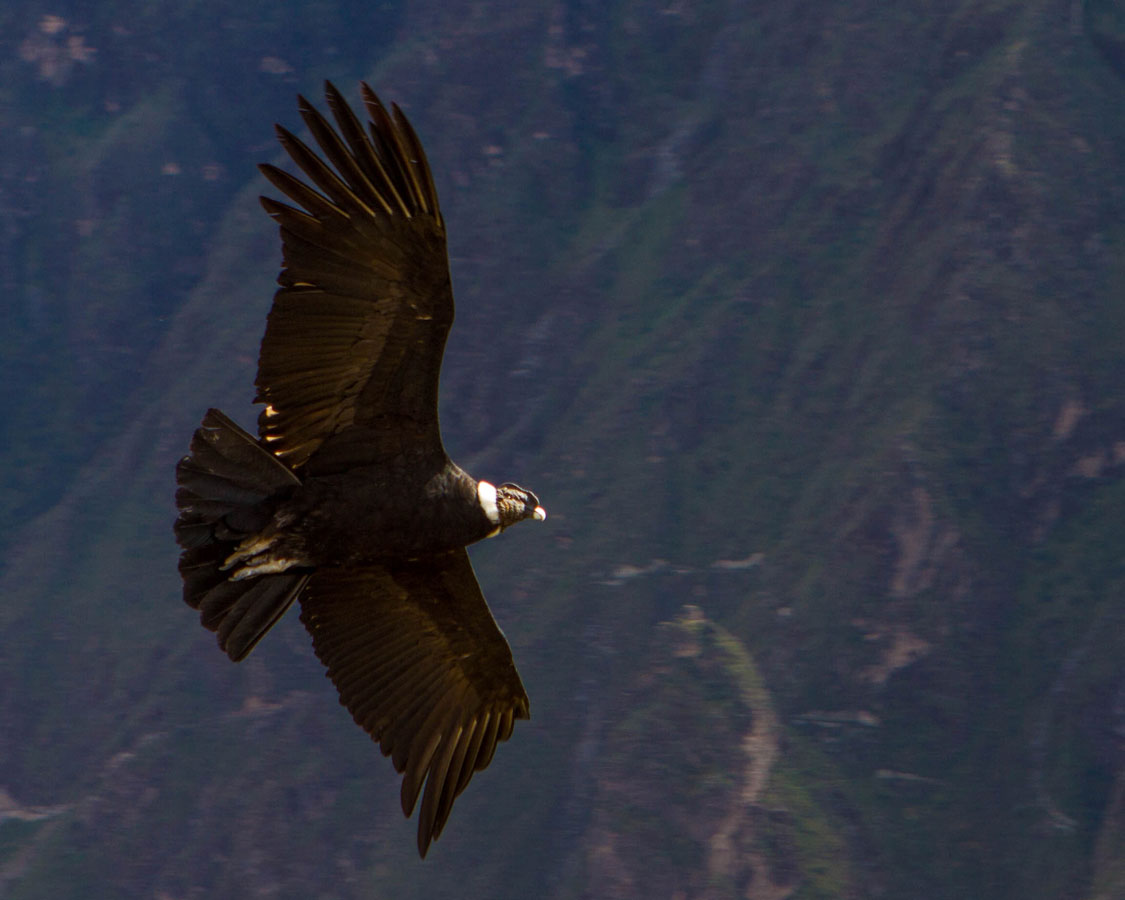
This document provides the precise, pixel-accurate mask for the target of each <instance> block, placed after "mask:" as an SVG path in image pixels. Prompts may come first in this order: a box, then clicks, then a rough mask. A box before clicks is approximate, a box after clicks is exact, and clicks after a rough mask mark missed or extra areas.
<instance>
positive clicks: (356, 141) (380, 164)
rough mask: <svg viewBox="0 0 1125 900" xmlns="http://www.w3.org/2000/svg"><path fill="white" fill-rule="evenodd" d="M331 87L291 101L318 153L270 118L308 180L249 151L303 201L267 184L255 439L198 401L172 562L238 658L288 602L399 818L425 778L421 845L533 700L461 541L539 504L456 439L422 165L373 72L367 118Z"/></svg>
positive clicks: (442, 281)
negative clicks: (268, 234)
mask: <svg viewBox="0 0 1125 900" xmlns="http://www.w3.org/2000/svg"><path fill="white" fill-rule="evenodd" d="M326 92H327V97H328V104H329V106H330V108H331V109H332V112H333V116H334V118H335V123H336V128H335V129H334V128H333V127H332V126H331V125H329V123H328V122H327V120H325V119H324V117H323V116H321V115H320V114H319V113H318V112H316V110H314V109H313V108H312V107H311V106H310V105H309V104H308V103H307V102H306V101H305V100H304V99H303V98H301V100H300V110H301V115H302V117H303V118H304V120H305V123H306V124H307V125H308V127H309V130H310V131H311V132H312V134H313V137H314V138H315V139H316V142H317V144H318V146H319V148H320V151H321V153H322V154H323V157H324V159H322V158H321V157H320V156H318V155H317V154H316V153H314V152H313V151H312V150H310V149H309V148H308V147H307V146H306V145H305V144H304V143H302V142H301V141H300V140H299V139H297V138H296V137H294V136H293V135H292V134H291V133H289V132H288V131H286V130H285V129H283V128H281V127H280V126H279V127H278V134H279V137H280V139H281V143H282V145H283V146H284V147H285V149H286V150H287V152H288V153H289V155H290V157H291V158H292V159H293V161H294V162H295V163H296V164H297V165H298V166H299V167H300V168H301V170H302V171H303V172H304V174H305V176H306V177H307V178H308V180H309V182H311V185H313V186H310V185H309V184H307V183H305V182H303V181H300V180H298V179H297V178H294V177H293V176H292V175H289V174H288V173H286V172H284V171H282V170H280V169H277V168H275V167H274V166H270V165H263V166H261V169H262V171H263V173H264V174H265V175H266V177H267V178H268V179H269V180H270V181H271V182H272V183H273V184H274V185H275V186H276V187H277V188H278V189H279V190H281V191H282V192H283V193H285V194H286V195H287V196H288V197H289V198H290V199H291V200H293V201H295V202H296V203H297V204H298V206H299V207H300V208H298V207H294V206H289V205H287V204H284V203H280V202H278V201H276V200H272V199H269V198H263V199H262V203H263V205H264V206H265V208H266V210H267V212H269V213H270V215H271V216H273V217H274V219H276V220H277V222H278V224H279V226H280V229H281V236H282V245H283V250H284V266H283V268H282V271H281V274H280V275H279V276H278V283H279V284H280V285H281V287H280V289H279V290H278V291H277V293H276V295H275V297H274V304H273V308H272V309H271V311H270V314H269V318H268V321H267V326H266V334H265V337H264V338H263V340H262V348H261V353H260V355H259V360H258V377H257V381H256V384H257V389H258V390H257V396H256V398H255V399H256V400H257V401H258V402H260V403H263V404H264V408H263V409H262V411H261V414H260V416H259V419H258V437H254V436H253V435H251V434H249V433H248V432H246V431H244V430H243V429H242V428H240V427H239V426H238V425H237V424H236V423H234V422H233V421H232V420H230V419H229V418H228V417H227V416H225V415H224V414H223V413H221V412H219V411H217V410H210V411H209V412H208V413H207V415H206V416H205V417H204V419H203V424H202V426H201V427H200V428H199V429H198V430H197V431H196V433H195V435H194V437H193V439H192V442H191V452H190V453H189V455H188V456H186V457H184V458H183V459H182V460H181V461H180V463H179V465H178V466H177V470H176V474H177V482H178V483H179V485H180V488H179V490H178V491H177V494H176V502H177V505H178V507H179V510H180V515H179V518H178V519H177V522H176V537H177V540H178V541H179V543H180V545H181V546H182V547H183V554H182V555H181V558H180V572H181V574H182V576H183V579H184V599H185V600H186V601H187V603H188V604H189V605H191V606H192V607H194V608H196V609H198V610H199V611H200V613H201V618H202V623H203V625H204V626H205V627H207V628H209V629H211V630H213V631H216V632H217V634H218V638H219V645H220V646H221V647H222V648H223V649H224V650H225V651H226V652H227V654H228V655H229V656H230V657H231V658H232V659H234V660H236V661H237V660H241V659H243V658H245V656H246V655H247V654H248V653H249V652H250V651H251V650H252V649H253V648H254V646H255V645H256V644H257V642H258V641H259V640H261V638H262V637H263V636H264V635H265V634H266V632H267V631H269V629H270V628H271V627H272V626H273V625H274V624H275V623H276V622H277V620H278V619H279V618H280V617H281V616H282V615H283V614H284V613H285V611H286V610H287V609H288V607H289V606H290V605H291V604H292V603H293V601H294V600H299V601H300V604H301V608H302V612H301V621H302V622H303V623H304V624H305V626H306V627H307V628H308V630H309V632H310V633H311V635H312V639H313V647H314V650H315V651H316V653H317V656H319V657H320V659H321V661H322V662H324V664H325V666H326V667H327V669H328V672H327V674H328V676H329V677H330V678H331V679H332V681H333V683H334V684H335V685H336V687H337V690H338V691H339V694H340V701H341V703H343V704H344V705H345V706H346V707H347V708H348V709H349V711H350V712H351V713H352V716H353V717H354V718H355V720H356V722H357V723H358V724H359V725H360V726H361V727H362V728H364V729H365V730H366V731H367V732H368V733H369V734H370V735H371V736H372V738H374V739H375V740H376V741H378V742H379V745H380V747H381V748H382V750H383V752H384V753H386V754H387V755H389V756H391V758H392V760H393V762H394V764H395V768H396V769H398V771H400V772H402V773H403V774H404V779H403V785H402V807H403V811H404V812H405V813H406V814H407V815H409V814H410V813H411V811H412V810H413V808H414V806H415V803H416V801H417V799H418V796H419V794H420V793H421V792H422V791H423V785H424V788H425V790H424V794H423V797H422V810H421V813H420V816H419V828H418V848H419V851H420V852H421V853H422V855H423V856H424V855H425V853H426V850H427V849H428V847H429V844H430V842H431V841H432V840H433V839H434V838H435V837H437V836H438V835H439V834H440V833H441V830H442V828H443V827H444V825H445V821H446V819H447V818H448V815H449V812H450V810H451V808H452V805H453V801H454V799H455V798H456V797H457V795H458V794H459V793H460V792H461V791H462V790H463V789H464V788H465V786H466V784H467V783H468V781H469V778H470V777H471V776H472V774H473V772H475V771H478V770H480V769H483V768H484V767H485V766H487V765H488V763H489V761H490V760H491V759H492V754H493V752H494V751H495V748H496V745H497V743H498V742H500V741H503V740H506V739H507V738H508V737H509V736H510V735H511V732H512V726H513V722H514V720H515V719H517V718H526V717H527V715H528V709H529V707H528V699H527V694H526V692H525V691H524V688H523V684H522V683H521V681H520V678H519V675H518V673H517V672H516V668H515V664H514V662H513V660H512V654H511V650H510V649H509V647H508V644H507V642H506V641H505V640H504V636H503V634H502V633H501V632H500V630H499V628H498V627H497V626H496V623H495V621H494V620H493V618H492V615H491V613H490V612H489V609H488V606H487V604H486V603H485V601H484V597H483V596H482V595H481V592H480V588H479V586H478V584H477V581H476V578H475V576H474V574H473V571H472V566H471V565H470V563H469V558H468V555H467V553H466V552H465V547H466V546H468V545H469V544H472V543H474V542H476V541H479V540H481V539H483V538H486V537H491V536H493V535H495V534H498V533H499V532H501V531H502V530H503V529H505V528H507V527H509V526H510V525H513V524H515V523H516V522H519V521H522V520H523V519H537V520H542V519H543V518H545V516H546V514H545V513H544V511H543V509H542V507H540V506H539V501H538V499H537V498H536V497H535V495H534V494H532V493H530V492H529V491H526V490H524V489H523V488H521V487H519V486H518V485H514V484H501V485H499V486H494V485H493V484H491V483H490V482H488V481H477V480H476V479H474V478H473V477H472V476H470V475H469V474H468V473H466V472H464V471H463V470H462V469H461V468H460V467H458V466H457V465H456V464H455V463H454V462H453V461H452V460H451V459H450V458H449V456H448V454H447V453H446V451H445V448H444V445H443V443H442V440H441V433H440V429H439V426H438V414H437V401H438V378H439V373H440V369H441V359H442V355H443V353H444V348H445V341H446V337H447V335H448V333H449V329H450V326H451V325H452V323H453V294H452V290H451V286H450V278H449V268H448V261H447V258H446V249H445V225H444V222H443V220H442V217H441V213H440V211H439V208H438V202H437V194H436V191H435V190H434V184H433V179H432V177H431V175H430V171H429V166H428V164H427V163H426V159H425V155H424V153H423V152H422V148H421V144H420V143H419V141H418V138H417V136H416V135H415V134H414V131H413V129H412V128H411V127H410V125H409V123H408V122H407V121H406V118H405V117H404V116H403V115H402V114H401V112H399V110H398V109H397V108H394V107H393V108H392V112H390V113H388V112H387V111H386V110H385V109H384V108H383V106H382V104H381V103H380V102H379V100H378V98H377V97H376V96H375V94H374V93H373V92H372V91H371V90H370V88H368V87H367V86H366V85H363V95H364V102H365V106H366V108H367V111H368V113H369V114H370V116H371V120H372V121H371V124H370V126H369V130H368V131H365V130H364V129H363V127H362V125H361V124H360V122H359V120H358V119H357V118H356V117H355V115H354V114H353V113H352V111H351V109H350V108H349V107H348V105H347V104H346V103H345V102H344V100H343V98H342V97H341V96H340V94H339V92H337V91H336V89H335V88H334V87H332V86H331V85H327V88H326ZM325 160H327V163H326V162H325ZM329 164H330V165H329Z"/></svg>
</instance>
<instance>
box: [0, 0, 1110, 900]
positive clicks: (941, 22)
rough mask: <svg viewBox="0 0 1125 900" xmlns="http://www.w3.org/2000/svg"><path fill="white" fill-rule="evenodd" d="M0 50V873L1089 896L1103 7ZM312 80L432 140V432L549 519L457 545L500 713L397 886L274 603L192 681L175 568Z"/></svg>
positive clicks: (519, 892)
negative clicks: (499, 692) (468, 569)
mask: <svg viewBox="0 0 1125 900" xmlns="http://www.w3.org/2000/svg"><path fill="white" fill-rule="evenodd" d="M938 7H940V8H938ZM200 23H206V27H202V26H201V25H200ZM0 24H2V25H3V27H2V28H0V74H2V76H3V77H0V120H2V121H3V122H4V125H5V134H6V135H8V139H7V140H5V141H3V142H0V204H2V205H3V209H4V211H5V213H6V215H5V216H4V225H3V227H2V228H0V278H3V280H4V287H5V295H6V297H7V298H8V302H6V303H4V304H3V305H2V308H0V342H2V345H3V352H2V353H0V379H2V381H3V383H4V385H5V386H6V390H5V391H4V392H3V396H2V398H0V403H2V404H3V415H2V416H0V446H2V447H3V448H4V461H5V465H4V466H2V467H0V523H2V525H3V528H2V529H0V549H2V551H3V552H2V560H3V561H2V569H0V597H3V602H2V603H0V629H2V632H0V633H2V634H3V635H4V638H3V640H2V641H0V683H3V684H4V685H5V686H6V688H5V690H3V691H0V721H2V722H3V723H4V726H3V728H0V895H3V896H5V897H12V898H15V900H30V898H41V897H42V898H46V897H51V898H58V897H79V896H81V897H83V898H91V897H92V898H101V897H105V898H120V897H138V898H139V897H145V898H150V897H158V898H176V900H179V898H188V897H208V898H211V897H247V896H269V897H284V898H309V897H357V898H358V897H364V898H368V897H372V896H378V897H382V896H396V897H429V896H465V897H478V896H479V897H495V898H525V897H529V896H548V897H554V898H559V900H564V898H566V900H568V898H584V897H590V898H594V897H597V898H626V897H683V898H720V897H723V898H725V897H733V896H740V897H753V898H789V897H793V898H814V897H824V898H840V897H855V898H861V897H862V898H868V897H887V898H892V897H904V896H909V897H917V898H924V900H930V898H935V900H936V898H962V897H979V898H1021V900H1022V898H1044V900H1046V898H1052V900H1055V898H1082V900H1095V898H1096V900H1108V898H1113V897H1119V896H1122V895H1125V867H1123V866H1122V864H1121V859H1123V858H1125V668H1123V667H1122V663H1121V660H1122V659H1125V627H1123V626H1125V621H1123V620H1125V602H1123V600H1122V597H1123V596H1125V593H1123V592H1125V568H1123V565H1122V562H1121V553H1120V547H1119V543H1120V536H1121V535H1122V534H1123V533H1125V477H1123V476H1125V424H1123V423H1125V390H1123V389H1122V387H1121V386H1122V384H1123V383H1125V343H1123V341H1125V339H1123V337H1122V335H1125V175H1123V173H1125V149H1123V148H1125V112H1123V110H1125V103H1123V100H1125V13H1122V12H1120V11H1119V4H1117V3H1115V2H1113V0H1018V2H1017V0H961V2H957V3H948V4H939V5H938V6H935V5H934V4H932V3H923V2H921V0H903V2H900V3H898V4H895V5H894V6H893V8H891V7H888V5H887V4H885V3H875V2H869V0H847V2H845V0H821V2H816V3H813V2H805V0H778V2H774V3H770V4H742V3H735V2H698V3H683V2H672V3H669V4H664V5H661V4H647V3H640V2H630V0H599V2H596V3H595V2H588V0H551V2H548V0H527V2H521V3H503V2H490V0H474V2H462V0H452V2H448V3H442V4H438V3H432V2H422V0H417V2H414V0H402V2H397V3H375V4H371V3H366V4H360V3H351V2H345V0H329V2H320V3H316V4H305V5H299V4H298V5H292V4H290V5H280V6H279V5H277V4H265V3H254V2H252V3H250V4H249V5H246V4H244V5H243V6H241V7H240V11H239V12H237V13H229V12H227V11H226V9H225V8H222V9H220V8H217V7H214V8H213V4H210V3H208V2H206V0H199V2H187V3H184V2H181V3H178V4H171V3H145V4H140V3H132V2H123V3H109V4H103V5H102V6H101V7H99V8H98V11H97V12H96V13H94V14H92V15H91V14H88V13H87V12H86V11H85V10H84V9H82V10H80V9H79V8H78V7H75V8H74V9H73V10H72V9H70V8H69V5H68V4H61V5H59V6H58V7H57V8H54V9H51V8H46V7H44V6H43V5H42V4H41V3H35V4H33V3H30V2H25V0H16V2H13V3H10V4H9V5H8V6H7V7H5V9H4V11H2V12H0ZM324 77H331V78H332V79H333V80H334V81H336V82H337V83H338V84H339V85H340V86H341V87H344V86H346V85H354V82H356V81H357V80H358V79H359V78H361V77H363V78H368V79H370V80H371V82H372V84H373V85H374V86H375V87H376V88H377V89H379V90H380V91H381V92H382V93H384V94H385V95H386V96H387V97H388V98H391V99H395V100H397V101H398V102H400V103H401V104H402V106H403V107H404V108H405V109H406V111H407V113H408V114H409V115H410V116H411V118H412V120H413V122H414V124H415V126H416V128H417V130H418V131H419V133H420V134H421V136H422V138H423V140H424V142H425V144H426V147H427V150H428V153H429V156H430V160H431V162H432V164H433V166H434V169H435V173H436V176H437V181H438V189H439V191H440V193H441V196H442V200H443V205H444V209H445V214H446V220H447V222H448V225H449V229H450V233H451V248H450V251H451V257H452V263H453V271H454V283H455V288H456V291H457V296H458V303H459V307H458V309H459V312H458V321H457V324H456V326H455V330H454V334H453V337H452V338H451V342H450V347H449V351H448V353H447V357H446V367H445V370H444V374H443V408H442V418H443V424H444V430H445V435H446V443H447V446H448V447H449V448H450V450H451V451H452V452H453V454H454V456H455V457H456V458H457V459H458V460H459V461H460V462H461V463H462V464H463V465H465V466H466V467H467V468H469V469H470V470H472V471H474V472H475V473H477V474H479V475H481V476H485V477H488V476H491V477H498V478H501V479H510V480H516V481H519V482H520V483H524V484H527V485H529V486H531V487H532V488H533V489H534V490H535V491H536V493H538V495H539V496H540V498H541V499H542V500H543V502H544V505H545V506H546V507H547V508H548V510H549V511H550V514H551V517H550V519H549V520H548V521H547V523H546V525H545V526H544V527H543V528H538V529H525V530H520V531H519V532H513V533H512V534H511V535H506V536H505V537H504V539H503V540H500V541H495V542H490V543H489V544H488V545H487V546H481V547H479V548H475V549H474V551H473V560H474V565H475V566H476V568H477V571H478V575H479V577H480V580H481V582H482V585H483V587H484V589H485V592H486V594H487V595H488V597H489V599H490V602H491V603H492V606H493V609H494V611H495V613H496V615H497V618H498V620H499V621H500V623H501V625H502V626H503V628H504V629H505V632H506V633H507V635H508V638H509V640H510V642H511V643H512V646H513V650H514V651H515V654H516V658H517V661H518V663H519V665H520V669H521V672H522V674H523V676H524V681H525V684H526V685H527V688H528V691H529V693H530V694H531V699H532V715H533V718H532V720H531V722H529V723H521V724H520V725H519V727H517V729H516V733H515V735H514V737H513V739H512V740H511V741H510V742H509V743H508V744H506V745H504V746H503V747H501V749H500V750H499V751H498V753H497V756H496V759H495V761H494V762H493V764H492V766H491V767H490V768H489V769H488V771H487V772H484V773H482V774H480V775H478V776H477V777H476V778H475V779H474V781H473V784H472V786H471V787H470V788H469V789H468V791H467V792H466V793H465V795H464V796H463V797H462V798H461V799H460V800H459V801H458V804H457V808H456V810H455V812H454V814H453V816H452V819H451V821H450V825H449V827H448V828H447V830H446V832H445V834H444V835H443V836H442V838H441V840H440V841H439V842H438V843H437V844H436V845H435V847H434V848H433V849H432V850H431V852H430V855H429V858H428V859H427V860H426V861H425V862H424V863H422V862H419V861H418V859H417V858H416V853H415V850H414V840H413V829H414V826H413V823H407V822H405V821H403V820H402V817H401V814H400V812H399V810H398V800H397V792H398V784H397V778H396V777H395V776H394V774H393V772H392V770H391V766H390V764H389V763H388V762H386V761H385V760H383V759H382V758H381V756H380V755H379V753H378V751H377V749H376V748H375V747H374V746H373V745H372V744H371V743H370V741H368V740H367V738H366V737H365V736H364V735H363V734H361V733H360V732H359V730H358V729H356V728H355V727H354V725H353V724H352V723H351V721H350V718H349V717H348V715H347V714H346V712H344V711H343V710H342V709H341V708H340V707H339V706H338V704H337V703H336V700H335V694H334V691H333V690H332V688H331V685H329V684H328V682H327V681H326V680H325V679H324V678H323V675H322V672H321V669H320V667H319V665H318V664H317V663H316V661H315V659H314V658H313V657H312V654H311V652H310V649H309V646H308V638H307V636H306V634H305V633H304V631H303V630H302V629H301V627H300V625H299V623H297V621H296V618H295V616H293V617H290V619H288V620H286V621H284V622H283V623H282V624H281V625H280V626H279V627H278V628H277V629H276V633H274V634H271V635H270V637H269V639H268V640H266V641H265V642H263V644H262V645H261V647H259V648H258V649H257V650H256V651H255V653H254V654H253V656H252V657H251V658H250V659H249V660H247V661H246V662H245V663H243V664H241V665H238V666H234V665H232V664H231V663H229V662H228V661H227V659H226V658H225V657H224V656H223V655H222V654H220V653H219V652H218V651H217V650H216V649H215V647H214V645H213V638H212V636H211V635H209V634H207V633H205V632H204V631H203V630H202V629H200V628H199V627H198V625H197V622H196V617H195V615H194V614H193V613H192V612H191V611H190V610H188V609H187V608H186V607H184V606H183V604H182V603H181V602H180V600H179V584H178V578H177V575H176V570H175V562H176V555H177V553H176V548H175V547H174V544H173V541H172V537H171V528H170V525H171V520H172V517H173V508H172V493H173V478H172V467H173V465H174V462H175V460H176V458H177V457H178V456H179V455H180V454H182V453H183V452H184V450H185V448H186V445H187V440H188V437H189V435H190V433H191V430H192V429H193V427H194V426H195V425H196V423H197V422H198V420H199V418H200V417H201V415H202V413H203V411H204V410H205V409H206V408H207V407H208V406H210V405H218V406H221V407H223V408H224V409H226V410H227V411H228V412H230V413H231V414H233V415H235V416H236V417H237V418H239V419H240V420H241V421H243V422H244V423H247V424H249V423H251V422H252V421H253V419H252V416H253V412H252V410H251V408H250V404H249V399H250V396H251V384H252V381H253V372H254V365H255V360H256V353H257V343H258V341H259V339H260V336H261V332H262V328H263V324H264V316H265V312H266V310H267V309H268V306H269V302H270V295H271V291H272V279H273V276H274V274H275V271H276V265H277V262H278V257H279V253H278V249H277V242H276V236H275V234H274V230H273V228H272V227H271V225H270V223H269V221H268V219H267V218H266V217H265V216H264V214H262V213H261V212H260V210H259V209H258V208H257V204H256V196H257V194H258V193H259V192H261V191H263V190H265V187H266V186H265V184H264V183H263V182H262V181H261V180H260V179H258V178H257V176H256V174H255V172H254V169H253V164H254V163H255V162H257V161H259V160H263V159H264V160H275V161H277V158H278V155H279V154H278V152H277V150H276V145H275V144H274V142H273V138H272V132H271V124H272V122H274V121H283V122H285V123H286V124H288V125H290V126H295V125H296V124H297V121H298V120H297V115H296V110H295V103H294V96H295V94H296V92H297V91H301V92H304V93H306V94H308V95H309V96H310V97H311V96H316V95H317V94H319V83H320V81H321V79H323V78H324ZM347 92H348V93H349V95H350V96H355V94H354V89H353V88H351V87H349V88H348V91H347ZM497 347H504V348H507V349H506V352H505V353H503V354H497V352H496V348H497ZM512 348H515V350H514V351H513V350H512Z"/></svg>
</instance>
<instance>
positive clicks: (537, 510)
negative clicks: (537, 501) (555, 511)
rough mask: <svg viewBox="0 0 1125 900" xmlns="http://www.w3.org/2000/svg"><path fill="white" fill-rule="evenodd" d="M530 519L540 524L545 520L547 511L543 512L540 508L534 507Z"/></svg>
mask: <svg viewBox="0 0 1125 900" xmlns="http://www.w3.org/2000/svg"><path fill="white" fill-rule="evenodd" d="M531 518H533V519H534V520H535V521H536V522H542V521H543V520H544V519H546V518H547V510H545V509H544V508H543V507H542V506H537V507H535V512H533V513H532V514H531Z"/></svg>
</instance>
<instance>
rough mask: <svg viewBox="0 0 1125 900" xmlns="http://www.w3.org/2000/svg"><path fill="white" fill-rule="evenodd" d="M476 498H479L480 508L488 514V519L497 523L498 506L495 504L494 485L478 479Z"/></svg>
mask: <svg viewBox="0 0 1125 900" xmlns="http://www.w3.org/2000/svg"><path fill="white" fill-rule="evenodd" d="M477 499H478V500H480V508H481V509H483V510H484V514H485V515H486V516H488V521H489V522H491V523H492V524H493V525H499V524H500V508H499V507H498V506H497V505H496V486H495V485H493V484H490V483H489V482H487V481H478V482H477Z"/></svg>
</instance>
